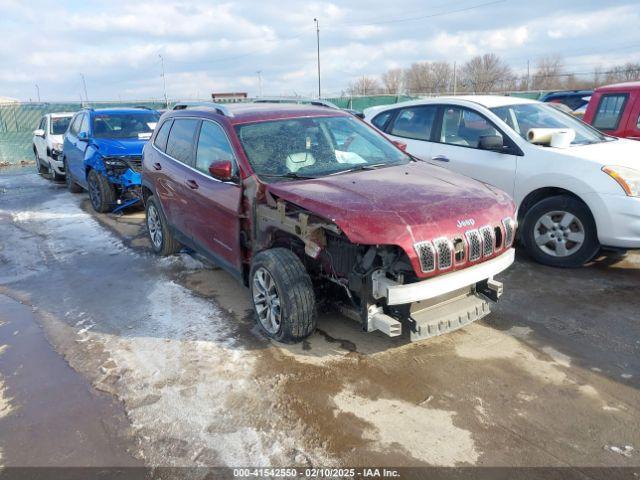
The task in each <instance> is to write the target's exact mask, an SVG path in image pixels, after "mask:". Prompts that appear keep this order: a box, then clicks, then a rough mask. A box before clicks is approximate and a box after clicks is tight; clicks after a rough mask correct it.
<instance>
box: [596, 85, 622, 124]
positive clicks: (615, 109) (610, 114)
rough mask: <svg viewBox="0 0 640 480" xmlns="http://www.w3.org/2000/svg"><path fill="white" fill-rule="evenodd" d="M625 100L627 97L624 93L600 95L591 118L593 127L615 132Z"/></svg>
mask: <svg viewBox="0 0 640 480" xmlns="http://www.w3.org/2000/svg"><path fill="white" fill-rule="evenodd" d="M627 98H629V95H627V94H626V93H616V94H605V95H602V97H601V98H600V103H599V104H598V109H597V110H596V114H595V116H594V118H593V126H594V127H596V128H598V129H600V130H615V129H616V128H618V124H619V123H620V117H622V112H624V107H625V105H626V103H627Z"/></svg>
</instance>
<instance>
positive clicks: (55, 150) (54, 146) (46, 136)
mask: <svg viewBox="0 0 640 480" xmlns="http://www.w3.org/2000/svg"><path fill="white" fill-rule="evenodd" d="M71 117H73V113H67V112H64V113H48V114H46V115H44V116H43V117H42V118H41V119H40V123H39V124H38V128H37V129H36V130H34V132H33V154H34V155H35V160H36V168H37V169H38V173H51V174H52V175H53V179H54V180H63V179H64V176H65V173H64V163H63V161H62V160H63V159H62V143H63V136H64V133H65V132H66V131H67V127H68V126H69V122H70V121H71Z"/></svg>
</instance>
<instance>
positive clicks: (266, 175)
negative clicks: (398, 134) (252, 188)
mask: <svg viewBox="0 0 640 480" xmlns="http://www.w3.org/2000/svg"><path fill="white" fill-rule="evenodd" d="M336 119H338V120H344V121H345V122H348V123H347V124H352V125H353V126H354V129H353V132H354V133H357V131H358V128H362V129H364V130H363V131H366V132H367V133H369V134H370V135H371V137H369V138H367V136H366V135H362V134H360V135H359V137H357V138H361V139H363V140H364V141H366V142H367V143H368V145H367V146H368V147H373V148H375V149H377V150H379V151H380V153H382V154H383V155H384V154H385V153H386V155H385V156H384V157H377V158H374V157H371V158H370V159H369V160H365V158H364V157H362V156H360V155H358V154H355V152H353V153H354V154H355V155H357V156H358V157H359V159H360V160H362V162H359V163H351V162H346V161H345V162H340V161H337V160H336V165H343V166H344V168H338V169H331V170H322V171H317V172H316V171H300V173H298V171H299V170H303V169H306V168H307V167H308V166H302V167H299V168H298V169H297V170H295V171H293V170H290V171H287V172H281V173H274V172H267V171H260V169H259V168H257V166H256V164H255V157H254V158H252V157H253V154H251V153H250V152H249V151H247V145H246V139H243V133H242V129H243V128H247V127H250V126H256V125H264V124H278V123H286V122H300V123H304V122H308V121H314V122H320V123H324V125H317V127H316V128H318V129H319V130H320V132H319V136H320V137H324V140H325V141H326V140H327V138H326V133H327V132H324V131H322V129H323V128H325V129H327V130H328V131H329V133H330V135H331V140H332V141H333V144H327V145H325V146H324V148H327V147H330V148H332V150H331V153H332V154H333V155H335V152H336V151H341V152H348V150H347V151H345V150H338V148H337V147H339V146H341V145H340V144H339V143H338V140H337V139H336V137H335V133H336V131H337V129H335V128H334V129H331V126H330V125H327V123H326V122H332V121H335V120H336ZM355 122H359V123H355ZM234 131H235V134H236V137H237V139H238V143H239V146H240V148H241V149H242V152H243V153H244V156H245V159H246V161H247V163H248V165H249V167H250V169H251V171H252V172H253V173H254V174H255V175H256V176H258V177H259V178H260V180H261V181H264V182H265V183H275V182H280V181H285V180H299V181H305V180H312V179H317V178H325V177H329V176H334V175H340V174H343V173H353V172H359V171H365V170H374V169H378V168H386V167H393V166H397V165H405V164H408V163H411V162H414V161H415V160H414V159H413V158H412V156H411V155H409V154H408V153H407V152H404V151H403V150H401V149H400V148H398V147H397V146H396V145H395V144H394V143H393V142H392V141H391V140H390V139H389V138H388V137H386V136H385V135H384V134H382V133H381V132H379V131H378V130H377V129H375V128H373V127H371V126H370V125H368V124H367V123H365V122H363V121H361V120H359V119H357V118H355V117H353V116H352V115H345V114H339V113H338V114H336V115H313V116H299V117H298V116H296V117H287V118H279V119H271V120H259V121H251V122H246V123H237V124H235V125H234ZM271 135H273V134H271ZM374 139H375V140H374ZM274 141H276V140H275V135H274ZM378 141H379V142H380V143H377V142H378ZM349 145H351V143H350V144H349ZM381 147H388V148H389V150H388V152H385V151H384V148H381ZM390 152H393V153H396V152H397V158H396V159H395V160H394V159H393V158H392V157H391V155H389V153H390ZM289 155H291V154H289ZM312 157H313V155H312ZM381 160H383V161H381ZM318 163H323V162H318ZM312 165H315V161H314V163H313V164H311V165H309V166H312ZM280 167H283V166H282V165H281V166H280Z"/></svg>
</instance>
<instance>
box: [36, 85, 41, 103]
mask: <svg viewBox="0 0 640 480" xmlns="http://www.w3.org/2000/svg"><path fill="white" fill-rule="evenodd" d="M36 92H38V103H40V87H39V86H38V84H37V83H36Z"/></svg>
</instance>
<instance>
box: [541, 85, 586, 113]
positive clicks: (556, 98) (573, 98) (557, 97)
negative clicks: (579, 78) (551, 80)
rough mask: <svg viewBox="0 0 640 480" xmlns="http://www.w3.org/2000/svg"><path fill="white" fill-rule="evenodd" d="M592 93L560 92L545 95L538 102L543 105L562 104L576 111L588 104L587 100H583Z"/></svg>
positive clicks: (583, 91)
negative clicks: (543, 103)
mask: <svg viewBox="0 0 640 480" xmlns="http://www.w3.org/2000/svg"><path fill="white" fill-rule="evenodd" d="M592 93H593V91H592V90H561V91H557V92H549V93H546V94H544V95H543V96H542V97H540V98H539V100H540V101H541V102H545V103H562V104H563V105H566V106H567V107H569V108H570V109H571V110H578V109H579V108H580V107H583V106H584V105H586V104H587V103H589V100H588V99H587V100H585V97H587V98H588V97H589V96H591V94H592Z"/></svg>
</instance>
